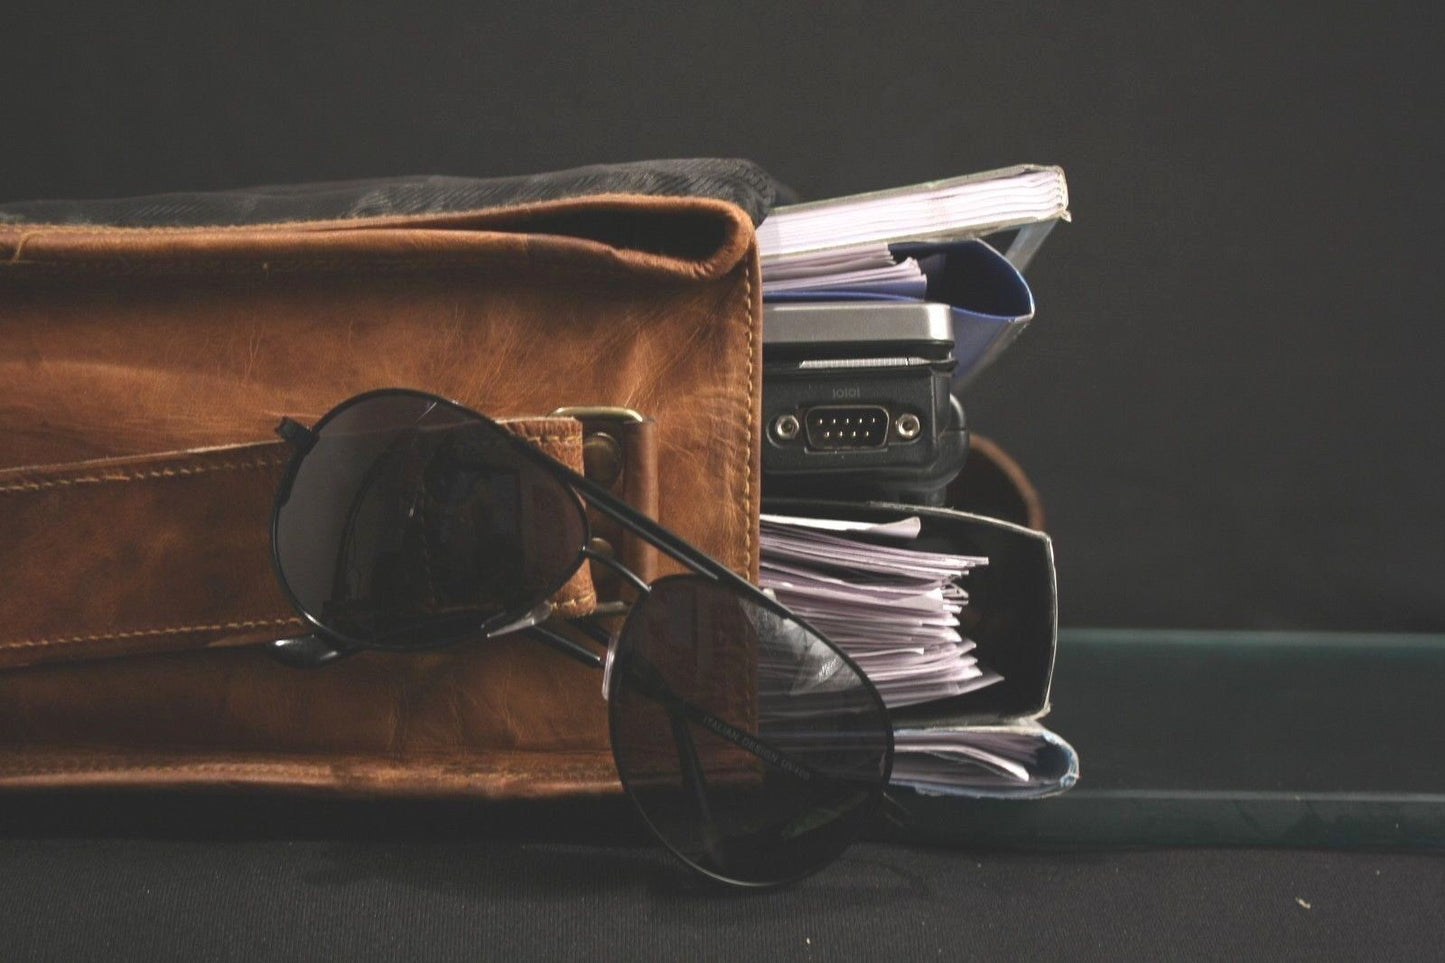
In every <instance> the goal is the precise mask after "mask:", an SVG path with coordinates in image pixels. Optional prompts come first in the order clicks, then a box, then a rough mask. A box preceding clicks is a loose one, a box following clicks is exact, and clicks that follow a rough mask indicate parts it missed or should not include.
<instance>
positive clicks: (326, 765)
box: [0, 749, 612, 779]
mask: <svg viewBox="0 0 1445 963" xmlns="http://www.w3.org/2000/svg"><path fill="white" fill-rule="evenodd" d="M568 751H569V753H570V754H575V755H587V756H593V757H595V758H596V759H597V760H598V761H603V760H610V759H611V758H612V754H611V753H610V752H609V751H607V750H602V749H596V750H586V749H573V750H568ZM429 761H430V760H425V759H423V760H420V761H419V764H417V765H409V766H390V765H389V766H384V767H382V768H383V769H384V770H386V771H389V770H392V769H397V768H400V769H405V770H417V769H420V770H425V769H427V768H428V767H427V762H429ZM441 765H442V766H443V771H444V773H445V774H446V775H454V776H502V777H512V778H516V777H537V776H541V777H542V778H545V779H556V778H559V777H573V776H579V775H586V774H590V773H591V772H592V767H591V766H589V765H587V764H585V763H582V764H575V765H571V766H567V765H557V764H556V763H554V762H553V761H551V760H549V761H548V763H547V768H546V770H544V771H542V772H538V771H537V770H535V769H532V768H527V767H519V766H504V765H496V764H494V765H489V766H485V767H475V766H463V765H461V764H457V763H453V764H450V765H447V764H446V763H442V764H441ZM350 766H358V767H368V766H369V767H372V768H376V767H377V763H376V762H374V761H373V760H371V759H369V758H363V759H358V760H354V761H353V760H348V759H340V760H337V761H336V762H330V761H328V762H320V763H309V764H308V763H295V762H182V763H169V764H165V765H136V764H128V763H126V762H125V761H123V760H117V759H115V758H113V757H102V758H97V759H95V760H85V761H80V760H76V761H64V762H51V763H39V764H31V765H23V766H10V765H6V764H5V763H3V762H0V778H16V777H20V776H40V775H48V774H52V773H87V772H115V773H122V772H123V773H132V774H141V773H163V772H195V773H208V772H231V773H247V772H254V773H267V772H272V773H293V774H297V775H301V774H306V773H313V772H318V771H319V772H324V773H326V774H328V775H331V774H335V773H336V772H337V770H341V771H343V773H344V771H345V770H346V769H347V768H348V767H350Z"/></svg>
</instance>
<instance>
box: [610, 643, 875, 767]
mask: <svg viewBox="0 0 1445 963" xmlns="http://www.w3.org/2000/svg"><path fill="white" fill-rule="evenodd" d="M628 663H629V664H628V666H627V671H628V674H629V676H630V677H631V678H632V679H633V680H634V681H635V682H636V684H637V691H639V692H641V693H642V694H643V695H645V696H647V697H648V698H651V699H653V700H655V701H657V702H658V703H660V704H661V705H662V707H663V708H664V709H665V710H667V714H668V715H669V716H670V717H672V719H673V720H674V732H676V728H677V726H676V720H678V719H685V720H687V721H688V722H692V723H694V724H696V725H699V726H701V727H702V728H704V729H706V730H707V731H708V732H711V733H713V734H714V735H716V736H718V737H720V738H722V739H724V740H726V741H728V742H730V743H732V744H733V745H735V746H737V747H738V748H739V749H742V750H743V751H744V752H747V753H750V754H751V755H753V756H756V757H757V758H758V759H760V760H761V761H763V762H765V763H767V764H768V765H770V766H773V767H775V768H778V769H782V770H783V771H784V772H788V773H791V774H792V775H793V776H795V777H797V778H801V779H803V780H804V781H808V780H812V779H819V780H822V781H823V782H828V783H843V784H847V783H851V782H854V781H856V780H852V779H846V778H839V777H837V776H830V775H828V774H827V773H823V772H819V771H818V770H816V769H814V768H812V767H811V766H805V765H803V764H802V763H800V762H797V761H796V760H794V759H792V758H790V757H789V756H788V754H787V753H785V752H783V751H782V750H781V749H778V748H776V747H774V746H772V745H770V744H769V743H768V742H767V741H766V740H763V739H760V738H758V737H757V736H755V735H753V734H752V733H750V732H745V731H744V730H742V729H739V728H738V727H737V726H734V725H732V724H731V723H729V722H726V721H724V720H722V719H719V718H718V717H717V716H715V715H713V714H712V713H710V712H708V711H707V710H706V709H704V708H703V707H702V706H699V705H697V704H696V703H693V702H689V701H688V700H687V699H684V698H683V697H682V696H680V695H678V694H677V693H676V692H674V691H673V689H672V688H671V687H670V686H668V684H667V683H666V682H664V681H663V679H662V676H661V673H659V672H658V671H657V669H656V668H655V667H654V666H653V665H652V664H651V663H650V662H648V661H646V660H645V659H643V658H642V657H641V656H639V655H635V654H634V655H633V656H632V657H631V658H630V659H628ZM683 733H684V734H686V733H687V730H686V729H683ZM688 744H689V747H690V746H691V744H692V739H691V737H690V736H689V738H688ZM683 751H684V750H683V747H682V746H681V745H679V746H678V752H679V754H682V753H683ZM693 757H694V758H696V750H695V749H694V750H693ZM865 781H866V780H865Z"/></svg>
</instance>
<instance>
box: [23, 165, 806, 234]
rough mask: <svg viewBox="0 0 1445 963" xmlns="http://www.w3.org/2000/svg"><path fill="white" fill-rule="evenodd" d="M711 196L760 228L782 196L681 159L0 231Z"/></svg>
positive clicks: (251, 191)
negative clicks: (618, 197) (587, 199)
mask: <svg viewBox="0 0 1445 963" xmlns="http://www.w3.org/2000/svg"><path fill="white" fill-rule="evenodd" d="M618 194H631V195H648V196H653V197H707V198H712V199H714V200H721V201H726V202H728V203H731V204H734V205H736V206H738V207H740V208H742V209H743V210H744V211H745V212H747V215H748V217H749V219H750V220H751V221H752V222H753V224H754V225H757V224H759V223H761V222H762V220H763V219H764V218H765V217H766V216H767V215H768V213H769V211H770V210H771V209H772V207H773V205H774V203H775V202H776V200H777V196H778V187H777V184H776V182H775V181H774V180H773V179H772V177H771V176H769V175H768V173H767V172H766V171H765V170H763V169H762V168H761V167H759V166H758V165H756V164H754V163H753V162H751V161H748V160H743V159H738V158H675V159H664V160H648V161H635V162H630V163H622V164H595V165H590V166H586V167H577V168H572V169H570V170H564V171H554V172H548V173H539V174H523V175H515V176H508V177H490V178H470V177H451V176H441V175H424V176H407V177H387V178H377V179H367V180H347V181H329V182H320V183H310V184H287V185H270V186H262V187H248V188H239V189H234V190H224V191H210V192H181V193H166V194H153V195H146V196H140V197H129V198H106V199H92V200H42V201H20V202H13V203H7V204H0V225H16V226H26V227H35V226H46V227H61V226H66V227H112V228H231V227H258V226H270V227H285V226H291V227H296V226H300V225H309V224H313V223H317V222H334V221H344V222H357V221H367V220H373V219H377V218H393V217H425V216H430V215H438V214H458V213H467V212H477V211H481V210H487V209H493V208H498V207H512V206H518V205H526V204H533V203H538V202H545V201H556V200H563V199H568V198H579V197H593V196H600V195H618Z"/></svg>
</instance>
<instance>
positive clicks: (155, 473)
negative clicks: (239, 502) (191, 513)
mask: <svg viewBox="0 0 1445 963" xmlns="http://www.w3.org/2000/svg"><path fill="white" fill-rule="evenodd" d="M284 463H285V459H281V458H270V459H261V460H260V461H251V462H230V461H226V462H217V463H215V464H213V465H197V466H195V467H194V468H158V469H152V470H150V471H140V472H130V473H122V474H117V475H81V476H80V477H78V478H55V479H50V480H47V481H36V482H17V483H14V484H11V485H0V495H11V494H15V493H17V492H39V491H45V490H47V489H50V488H64V487H66V486H68V485H104V484H109V483H116V484H119V483H123V482H132V481H154V480H156V479H160V478H184V477H187V476H190V475H205V474H208V473H210V472H217V471H247V470H261V469H264V468H279V467H280V466H281V465H283V464H284Z"/></svg>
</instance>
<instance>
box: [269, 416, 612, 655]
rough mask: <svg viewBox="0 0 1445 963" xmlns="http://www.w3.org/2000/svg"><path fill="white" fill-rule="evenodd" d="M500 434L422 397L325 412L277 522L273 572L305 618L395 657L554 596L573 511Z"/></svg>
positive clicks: (562, 491) (573, 530) (565, 493)
mask: <svg viewBox="0 0 1445 963" xmlns="http://www.w3.org/2000/svg"><path fill="white" fill-rule="evenodd" d="M504 431H505V429H502V428H500V427H498V426H496V425H494V424H492V423H490V422H487V421H483V420H480V419H478V418H477V417H476V416H475V415H472V414H471V413H469V412H467V411H465V410H462V409H460V408H457V407H454V406H452V405H450V404H446V403H443V402H440V401H439V400H437V399H434V398H430V397H426V396H423V395H412V394H406V393H395V394H382V395H376V396H371V397H367V398H363V399H361V400H359V401H355V402H352V403H351V404H349V405H346V406H343V407H341V408H339V409H337V411H336V412H335V413H334V414H333V415H332V416H331V417H330V418H329V419H328V420H326V421H325V423H324V424H323V425H322V426H321V427H320V429H319V431H318V432H317V434H316V438H315V444H314V445H313V447H311V448H310V449H309V450H308V451H307V452H306V454H305V456H304V457H303V458H302V459H301V461H300V464H299V466H298V467H297V470H296V474H295V477H294V479H293V480H292V483H291V486H290V490H289V493H288V494H287V495H286V497H285V498H284V500H283V501H282V502H281V503H280V504H279V506H278V508H277V512H276V519H275V549H276V558H277V562H278V565H279V567H280V570H281V576H282V578H283V579H284V580H285V582H286V585H287V586H288V587H289V588H290V590H291V593H292V595H293V596H294V597H295V599H296V601H297V602H298V603H299V604H300V606H301V607H302V608H303V609H304V610H305V611H306V613H307V614H308V615H309V616H310V617H311V618H312V619H314V620H316V621H317V622H319V623H320V624H321V626H322V627H323V628H325V629H327V630H328V631H329V632H331V633H333V634H335V635H337V636H339V637H341V638H342V639H345V640H349V641H352V642H356V643H360V644H363V645H379V646H385V647H395V648H405V647H409V646H424V645H435V644H439V643H442V642H449V641H456V640H458V639H460V638H464V637H465V636H467V635H469V634H474V633H475V632H476V631H477V630H478V629H479V628H481V627H482V626H483V625H484V624H485V623H487V622H489V621H493V620H498V619H499V618H500V617H503V616H516V617H520V616H521V615H523V614H525V613H526V612H528V611H529V610H530V609H531V608H532V607H534V606H535V605H537V604H538V603H540V602H542V601H543V600H545V599H546V598H547V597H548V596H549V595H551V594H552V592H553V591H555V590H556V589H557V588H559V587H560V586H561V584H562V583H563V582H564V581H565V580H566V578H567V576H568V575H570V574H571V572H572V570H573V569H574V568H575V567H576V566H577V564H578V562H579V559H580V556H579V554H578V553H579V551H580V549H581V548H582V545H583V543H584V540H585V538H586V528H585V522H584V520H583V516H582V511H581V508H580V506H579V504H578V502H577V499H576V496H575V495H573V493H572V492H571V490H570V489H568V488H567V487H565V486H564V485H562V484H561V483H560V482H559V481H557V479H555V478H554V477H552V476H551V475H550V474H548V473H547V472H546V470H545V469H543V468H542V467H540V466H538V465H537V464H535V463H533V462H532V461H531V460H530V459H528V458H526V457H525V456H522V455H520V454H519V453H518V452H517V451H516V449H515V448H514V447H513V446H512V444H510V442H509V439H508V438H507V437H506V435H505V434H504Z"/></svg>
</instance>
